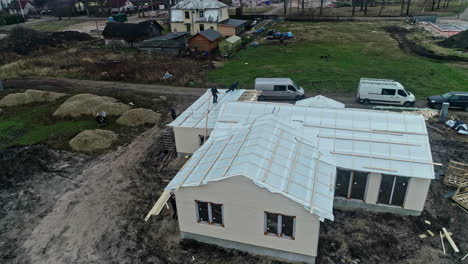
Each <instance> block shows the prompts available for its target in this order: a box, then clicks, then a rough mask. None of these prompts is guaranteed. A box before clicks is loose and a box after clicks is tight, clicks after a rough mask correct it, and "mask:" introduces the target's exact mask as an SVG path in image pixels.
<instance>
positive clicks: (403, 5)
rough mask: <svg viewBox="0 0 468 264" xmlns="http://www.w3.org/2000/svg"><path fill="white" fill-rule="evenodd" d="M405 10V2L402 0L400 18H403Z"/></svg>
mask: <svg viewBox="0 0 468 264" xmlns="http://www.w3.org/2000/svg"><path fill="white" fill-rule="evenodd" d="M404 9H405V0H401V11H400V16H403V10H404Z"/></svg>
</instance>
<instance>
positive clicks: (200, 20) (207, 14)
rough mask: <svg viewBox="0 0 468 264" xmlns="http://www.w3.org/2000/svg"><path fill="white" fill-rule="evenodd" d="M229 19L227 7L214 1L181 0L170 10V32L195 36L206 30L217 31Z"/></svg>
mask: <svg viewBox="0 0 468 264" xmlns="http://www.w3.org/2000/svg"><path fill="white" fill-rule="evenodd" d="M228 18H229V14H228V6H227V5H225V4H223V3H221V2H219V1H216V0H183V1H181V2H179V3H177V4H176V5H175V6H173V7H172V8H171V31H172V32H188V33H189V34H190V35H195V34H197V33H198V32H200V31H203V30H206V29H210V28H211V29H214V30H218V23H219V22H221V21H224V20H226V19H228Z"/></svg>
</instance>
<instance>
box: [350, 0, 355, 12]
mask: <svg viewBox="0 0 468 264" xmlns="http://www.w3.org/2000/svg"><path fill="white" fill-rule="evenodd" d="M355 1H356V0H351V5H352V6H353V16H354V11H355V9H356V3H355Z"/></svg>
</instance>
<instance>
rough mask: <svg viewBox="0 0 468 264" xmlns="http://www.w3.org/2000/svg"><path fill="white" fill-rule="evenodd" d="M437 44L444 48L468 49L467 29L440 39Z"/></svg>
mask: <svg viewBox="0 0 468 264" xmlns="http://www.w3.org/2000/svg"><path fill="white" fill-rule="evenodd" d="M439 45H441V46H442V47H446V48H453V49H465V50H468V30H465V31H463V32H461V33H458V34H457V35H454V36H451V37H450V38H448V39H446V40H444V41H441V42H440V43H439Z"/></svg>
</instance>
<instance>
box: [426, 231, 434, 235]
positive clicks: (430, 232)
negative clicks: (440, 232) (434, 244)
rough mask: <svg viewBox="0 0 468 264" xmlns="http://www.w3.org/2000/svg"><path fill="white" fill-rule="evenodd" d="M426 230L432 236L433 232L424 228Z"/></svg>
mask: <svg viewBox="0 0 468 264" xmlns="http://www.w3.org/2000/svg"><path fill="white" fill-rule="evenodd" d="M426 231H427V233H429V235H431V236H434V233H432V231H431V230H426Z"/></svg>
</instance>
